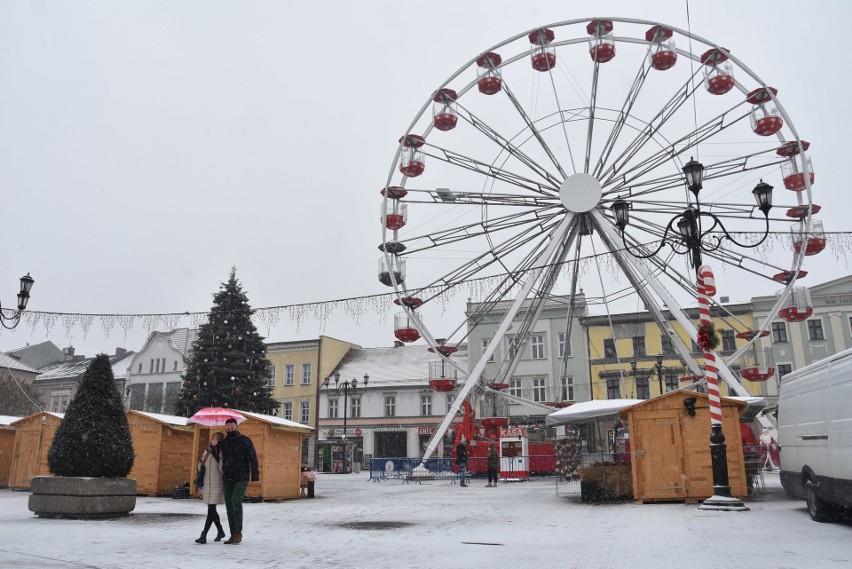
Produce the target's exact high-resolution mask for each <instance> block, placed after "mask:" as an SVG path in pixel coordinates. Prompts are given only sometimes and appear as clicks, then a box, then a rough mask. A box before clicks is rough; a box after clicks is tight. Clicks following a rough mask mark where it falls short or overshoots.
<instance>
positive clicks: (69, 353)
mask: <svg viewBox="0 0 852 569" xmlns="http://www.w3.org/2000/svg"><path fill="white" fill-rule="evenodd" d="M62 353H63V354H65V361H68V360H73V359H74V346H68V347H67V348H62Z"/></svg>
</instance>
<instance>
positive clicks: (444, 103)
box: [432, 88, 459, 131]
mask: <svg viewBox="0 0 852 569" xmlns="http://www.w3.org/2000/svg"><path fill="white" fill-rule="evenodd" d="M456 99H458V94H457V93H456V92H455V91H453V90H452V89H446V88H444V89H439V90H438V92H437V93H435V96H434V97H433V99H432V101H433V103H432V119H433V122H434V124H435V128H437V129H438V130H444V131H447V130H452V129H454V128H456V123H458V121H459V117H458V112H457V111H456Z"/></svg>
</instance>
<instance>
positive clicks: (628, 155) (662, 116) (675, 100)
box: [599, 74, 696, 180]
mask: <svg viewBox="0 0 852 569" xmlns="http://www.w3.org/2000/svg"><path fill="white" fill-rule="evenodd" d="M694 78H695V74H693V75H692V77H691V78H689V79H687V81H686V82H685V83H684V84H683V85H682V86H681V87H679V88H678V89H677V90H676V91H675V92H674V94H673V95H672V96H671V98H669V100H668V101H666V103H664V104H663V106H662V107H661V108H660V110H659V111H658V112H657V114H655V115H654V116H653V117H651V119H650V120H648V121H647V123H646V124H645V126H644V127H643V128H642V129H640V130H639V132H637V133H636V136H635V137H634V138H633V140H631V141H630V143H629V144H627V147H626V148H625V150H624V151H623V152H622V153H621V155H620V156H618V157H617V158H616V159H615V160H613V162H612V164H611V165H610V167H609V168H608V169H606V170H603V169H602V168H603V165H602V167H601V169H600V170H599V172H600V175H599V179H601V180H605V179H609V178H611V177H613V176H615V175H617V172H618V171H619V170H620V169H621V168H623V167H625V165H626V164H628V163H629V162H630V160H632V159H633V157H635V156H636V154H638V153H639V152H640V151H641V150H642V148H643V147H644V146H645V144H646V143H648V142H649V141H651V140H653V135H654V133H657V132H659V131H660V129H661V128H662V127H663V126H665V125H666V124H667V123H668V121H669V120H670V119H671V118H672V117H674V116H676V115H677V112H678V111H679V110H680V109H681V107H683V105H685V104H686V103H687V102H688V101H689V99H690V97H691V96H693V94H694V93H695V90H696V87H694V86H693V80H694Z"/></svg>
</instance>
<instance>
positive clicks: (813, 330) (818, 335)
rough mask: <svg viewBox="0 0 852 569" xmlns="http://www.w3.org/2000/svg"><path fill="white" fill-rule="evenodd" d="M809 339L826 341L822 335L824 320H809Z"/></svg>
mask: <svg viewBox="0 0 852 569" xmlns="http://www.w3.org/2000/svg"><path fill="white" fill-rule="evenodd" d="M808 338H810V339H811V340H825V336H824V335H823V333H822V320H808Z"/></svg>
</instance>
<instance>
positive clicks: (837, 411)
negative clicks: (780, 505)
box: [778, 350, 852, 522]
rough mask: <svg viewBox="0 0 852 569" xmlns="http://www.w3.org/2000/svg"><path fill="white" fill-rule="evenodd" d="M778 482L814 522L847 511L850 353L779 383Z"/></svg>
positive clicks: (851, 461) (851, 445) (851, 468)
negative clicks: (801, 503) (805, 507)
mask: <svg viewBox="0 0 852 569" xmlns="http://www.w3.org/2000/svg"><path fill="white" fill-rule="evenodd" d="M778 442H779V443H780V445H781V484H782V485H783V486H784V489H785V490H786V491H787V493H788V494H790V495H791V496H796V497H799V498H805V500H806V501H807V503H808V512H809V513H810V515H811V518H813V519H814V520H815V521H818V522H822V521H827V520H829V519H831V518H832V517H833V514H834V513H835V512H834V510H835V508H836V507H845V508H848V507H852V350H846V351H844V352H840V353H839V354H836V355H834V356H831V357H828V358H826V359H824V360H821V361H818V362H816V363H813V364H811V365H809V366H806V367H803V368H802V369H800V370H796V371H794V372H793V373H790V374H788V375H786V376H785V377H784V378H783V379H782V380H781V393H780V396H779V399H778Z"/></svg>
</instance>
